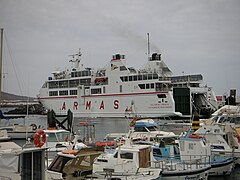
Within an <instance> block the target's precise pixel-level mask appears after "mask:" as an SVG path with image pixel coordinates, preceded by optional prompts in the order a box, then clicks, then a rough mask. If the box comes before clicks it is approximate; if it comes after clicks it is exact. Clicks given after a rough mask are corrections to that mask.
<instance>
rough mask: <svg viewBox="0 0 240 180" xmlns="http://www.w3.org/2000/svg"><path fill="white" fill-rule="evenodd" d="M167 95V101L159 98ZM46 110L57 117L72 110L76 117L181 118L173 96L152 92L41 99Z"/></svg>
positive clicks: (166, 93)
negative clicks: (176, 110) (176, 109)
mask: <svg viewBox="0 0 240 180" xmlns="http://www.w3.org/2000/svg"><path fill="white" fill-rule="evenodd" d="M159 94H161V95H162V94H164V95H165V96H166V98H164V99H163V98H158V95H159ZM39 101H40V102H41V103H42V104H43V106H44V107H45V108H47V109H53V110H54V111H55V113H56V114H67V110H68V109H70V110H71V111H72V112H73V113H74V117H126V116H135V115H137V116H140V117H164V116H180V115H181V114H180V113H177V112H175V106H174V100H173V98H172V95H171V93H168V92H164V93H161V92H152V93H141V94H117V95H104V96H103V95H99V96H88V97H77V96H74V97H62V98H39Z"/></svg>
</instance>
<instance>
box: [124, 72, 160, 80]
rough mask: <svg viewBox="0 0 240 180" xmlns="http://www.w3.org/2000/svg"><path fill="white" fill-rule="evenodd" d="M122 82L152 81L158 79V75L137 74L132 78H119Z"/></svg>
mask: <svg viewBox="0 0 240 180" xmlns="http://www.w3.org/2000/svg"><path fill="white" fill-rule="evenodd" d="M120 78H121V80H122V82H128V81H142V80H152V79H158V74H157V73H154V74H139V75H134V76H122V77H120Z"/></svg>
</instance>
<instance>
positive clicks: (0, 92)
mask: <svg viewBox="0 0 240 180" xmlns="http://www.w3.org/2000/svg"><path fill="white" fill-rule="evenodd" d="M0 51H1V52H0V105H1V104H2V57H3V28H1V50H0Z"/></svg>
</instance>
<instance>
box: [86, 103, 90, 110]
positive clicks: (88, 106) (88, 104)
mask: <svg viewBox="0 0 240 180" xmlns="http://www.w3.org/2000/svg"><path fill="white" fill-rule="evenodd" d="M90 108H91V101H87V102H86V109H90Z"/></svg>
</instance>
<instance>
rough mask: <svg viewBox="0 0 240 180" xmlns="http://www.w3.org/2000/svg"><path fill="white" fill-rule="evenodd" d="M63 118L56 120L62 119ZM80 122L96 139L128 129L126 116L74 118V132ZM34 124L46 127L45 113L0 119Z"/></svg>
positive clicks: (235, 176)
mask: <svg viewBox="0 0 240 180" xmlns="http://www.w3.org/2000/svg"><path fill="white" fill-rule="evenodd" d="M63 119H64V118H62V119H60V118H58V120H63ZM80 122H89V123H93V124H94V126H95V137H96V141H102V140H103V139H104V137H105V136H106V134H108V133H117V132H119V133H121V132H128V130H129V122H130V121H129V119H126V118H86V119H80V118H74V120H73V124H74V125H73V130H74V132H75V133H77V134H80V136H81V135H82V134H83V132H81V131H82V129H81V125H80ZM24 123H25V124H29V125H30V124H36V125H37V126H38V127H39V126H40V127H41V128H46V127H47V116H45V115H29V116H26V118H25V119H23V118H20V119H11V120H5V119H1V120H0V126H4V125H7V124H24ZM187 128H188V127H187V126H183V127H180V125H177V126H173V125H169V124H165V125H164V126H162V127H161V130H165V131H172V132H175V133H176V134H180V133H181V132H183V131H185V130H186V129H187ZM15 142H16V143H18V144H20V145H23V144H24V143H25V140H21V141H15ZM209 179H210V180H240V167H235V169H234V172H233V173H232V174H231V175H230V176H225V177H224V176H220V177H210V178H209Z"/></svg>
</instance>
